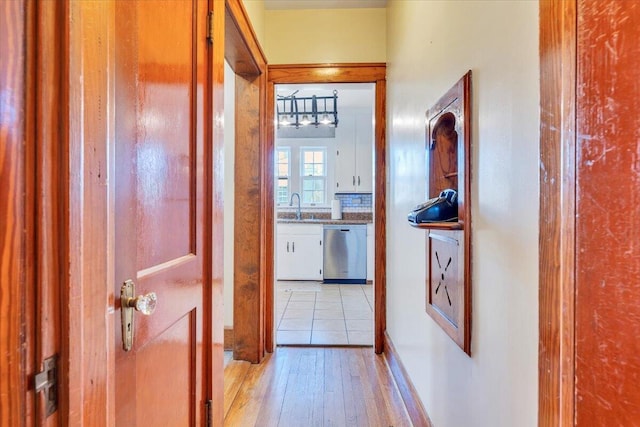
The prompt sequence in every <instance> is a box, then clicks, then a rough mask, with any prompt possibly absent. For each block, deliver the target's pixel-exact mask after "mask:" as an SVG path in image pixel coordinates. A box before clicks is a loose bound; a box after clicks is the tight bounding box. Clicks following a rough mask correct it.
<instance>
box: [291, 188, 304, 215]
mask: <svg viewBox="0 0 640 427" xmlns="http://www.w3.org/2000/svg"><path fill="white" fill-rule="evenodd" d="M293 196H298V212H296V219H297V220H298V221H300V220H301V219H302V212H300V194H298V193H291V199H290V200H289V206H293Z"/></svg>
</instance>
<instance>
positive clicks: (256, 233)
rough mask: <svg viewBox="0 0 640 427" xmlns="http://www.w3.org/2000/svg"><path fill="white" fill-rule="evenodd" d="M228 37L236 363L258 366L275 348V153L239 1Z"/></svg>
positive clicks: (258, 53)
mask: <svg viewBox="0 0 640 427" xmlns="http://www.w3.org/2000/svg"><path fill="white" fill-rule="evenodd" d="M224 37H225V42H224V45H225V57H226V59H227V61H228V62H229V65H230V66H231V68H232V69H233V70H234V73H236V79H235V81H236V88H235V91H236V93H235V100H236V113H235V117H236V118H235V121H236V132H235V137H236V141H235V146H236V148H235V151H236V158H235V208H234V222H235V224H236V225H235V231H234V232H235V236H234V245H235V248H236V250H235V255H234V321H233V324H234V358H235V359H238V360H247V361H251V362H253V363H258V362H260V360H262V358H263V357H264V352H265V348H266V349H270V348H271V347H272V345H271V346H269V344H271V342H270V340H271V337H270V336H269V337H267V335H268V333H267V332H266V331H267V329H266V328H265V327H266V325H267V324H269V325H270V327H271V326H272V325H271V324H270V323H269V322H270V321H271V317H270V314H269V313H268V312H267V309H266V306H265V299H266V294H267V292H269V291H268V289H271V288H272V287H273V249H271V246H273V212H272V211H273V207H272V206H273V200H272V199H273V188H272V187H271V186H270V183H272V179H273V178H272V167H273V166H272V163H273V162H272V160H269V159H270V158H271V157H270V156H271V155H272V151H273V150H272V149H269V143H268V141H266V140H265V138H264V135H265V126H266V124H265V118H264V103H265V100H266V95H265V93H266V92H265V85H266V80H265V75H266V59H265V57H264V54H263V52H262V50H261V48H260V45H259V43H258V41H257V39H256V37H255V33H254V31H253V28H252V27H251V23H250V22H249V19H248V16H247V13H246V10H245V9H244V6H243V5H242V2H240V1H238V0H227V1H226V12H225V36H224ZM271 316H272V314H271ZM269 331H271V330H269Z"/></svg>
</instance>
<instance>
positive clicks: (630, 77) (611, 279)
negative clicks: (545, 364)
mask: <svg viewBox="0 0 640 427" xmlns="http://www.w3.org/2000/svg"><path fill="white" fill-rule="evenodd" d="M577 6H578V8H577V11H578V21H577V22H578V24H577V25H578V26H577V41H578V43H577V58H578V62H577V86H576V87H577V90H578V94H577V95H578V96H577V108H576V135H577V141H576V142H577V151H576V155H577V158H576V160H577V162H576V213H577V218H576V302H575V317H576V318H575V324H576V327H575V354H576V365H575V378H576V382H575V387H576V389H575V422H576V424H577V425H601V426H604V425H609V426H614V425H615V426H631V425H639V424H640V387H638V381H639V380H640V340H639V339H638V331H640V287H639V286H638V283H639V282H640V249H639V248H638V242H639V241H640V223H639V221H638V218H640V203H639V201H640V197H639V195H640V179H639V177H640V166H639V163H638V153H639V152H640V85H638V81H640V68H639V67H638V57H639V56H640V4H638V3H637V2H611V1H607V0H597V1H596V0H579V1H578V5H577Z"/></svg>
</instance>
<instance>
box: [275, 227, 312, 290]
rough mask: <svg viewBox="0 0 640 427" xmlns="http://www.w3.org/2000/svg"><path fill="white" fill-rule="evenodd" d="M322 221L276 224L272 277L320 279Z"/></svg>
mask: <svg viewBox="0 0 640 427" xmlns="http://www.w3.org/2000/svg"><path fill="white" fill-rule="evenodd" d="M322 236H323V229H322V225H316V224H313V225H309V224H278V225H277V232H276V277H277V278H278V280H322V266H323V258H322V256H323V250H322V249H323V247H322Z"/></svg>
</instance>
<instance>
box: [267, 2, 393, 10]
mask: <svg viewBox="0 0 640 427" xmlns="http://www.w3.org/2000/svg"><path fill="white" fill-rule="evenodd" d="M264 4H265V8H266V9H269V10H276V9H358V8H375V7H387V0H264Z"/></svg>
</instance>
